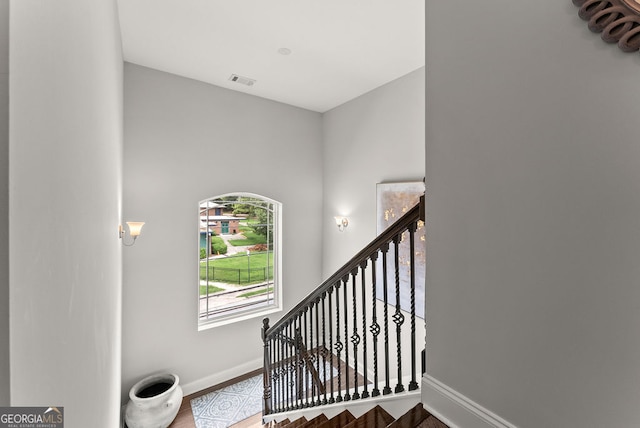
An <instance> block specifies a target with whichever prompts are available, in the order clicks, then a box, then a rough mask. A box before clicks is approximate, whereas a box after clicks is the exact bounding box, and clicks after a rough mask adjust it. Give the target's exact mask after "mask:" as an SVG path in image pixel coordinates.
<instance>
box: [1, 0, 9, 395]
mask: <svg viewBox="0 0 640 428" xmlns="http://www.w3.org/2000/svg"><path fill="white" fill-rule="evenodd" d="M10 390H11V388H10V385H9V0H0V406H8V405H9V403H10V400H9V395H10V394H9V392H10Z"/></svg>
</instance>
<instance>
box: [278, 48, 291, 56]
mask: <svg viewBox="0 0 640 428" xmlns="http://www.w3.org/2000/svg"><path fill="white" fill-rule="evenodd" d="M278 53H279V54H280V55H290V54H291V49H289V48H280V49H278Z"/></svg>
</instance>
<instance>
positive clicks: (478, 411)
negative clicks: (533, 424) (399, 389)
mask: <svg viewBox="0 0 640 428" xmlns="http://www.w3.org/2000/svg"><path fill="white" fill-rule="evenodd" d="M422 403H423V404H424V407H425V408H426V409H427V410H428V411H429V412H431V413H432V414H433V415H434V416H435V417H436V418H438V419H440V420H441V421H442V422H444V423H445V424H446V425H447V426H449V427H450V428H517V427H516V426H515V425H513V424H511V423H510V422H508V421H506V420H504V419H502V418H501V417H500V416H498V415H496V414H495V413H493V412H491V411H490V410H488V409H485V408H484V407H482V406H481V405H479V404H478V403H476V402H474V401H472V400H470V399H469V398H467V397H465V396H464V395H462V394H460V393H459V392H457V391H455V390H453V389H451V388H449V387H448V386H447V385H445V384H443V383H442V382H440V381H438V380H437V379H435V378H433V377H431V376H429V375H424V376H423V378H422Z"/></svg>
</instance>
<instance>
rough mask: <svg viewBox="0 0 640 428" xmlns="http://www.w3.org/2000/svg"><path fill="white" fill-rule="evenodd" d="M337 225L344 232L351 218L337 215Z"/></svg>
mask: <svg viewBox="0 0 640 428" xmlns="http://www.w3.org/2000/svg"><path fill="white" fill-rule="evenodd" d="M334 218H335V219H336V226H338V230H339V231H340V232H342V231H343V230H344V228H345V227H347V226H349V219H348V218H346V217H340V216H335V217H334Z"/></svg>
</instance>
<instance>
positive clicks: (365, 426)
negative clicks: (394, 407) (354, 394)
mask: <svg viewBox="0 0 640 428" xmlns="http://www.w3.org/2000/svg"><path fill="white" fill-rule="evenodd" d="M394 420H395V418H394V417H393V416H391V415H390V414H389V413H387V411H386V410H384V409H383V408H382V407H380V406H379V405H377V406H376V407H374V408H373V409H371V410H369V411H368V412H367V413H365V414H364V415H362V416H360V417H359V418H357V419H356V420H355V421H352V422H350V423H348V424H347V425H345V426H344V428H385V427H386V426H387V425H389V424H390V423H391V422H393V421H394Z"/></svg>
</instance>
